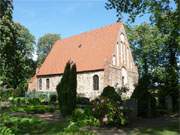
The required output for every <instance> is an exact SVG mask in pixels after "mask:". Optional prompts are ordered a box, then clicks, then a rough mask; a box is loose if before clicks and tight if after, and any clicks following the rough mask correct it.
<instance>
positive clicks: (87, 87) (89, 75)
mask: <svg viewBox="0 0 180 135" xmlns="http://www.w3.org/2000/svg"><path fill="white" fill-rule="evenodd" d="M94 75H98V76H99V90H93V76H94ZM61 78H62V75H59V76H58V75H56V76H46V77H41V79H42V90H40V89H39V88H38V87H37V90H38V91H43V92H44V91H56V86H57V85H58V83H59V82H60V80H61ZM39 79H40V78H38V79H37V80H39ZM46 79H49V81H50V88H49V89H46ZM38 86H39V85H38ZM103 88H104V71H95V72H85V73H78V74H77V93H78V95H80V96H84V97H87V98H90V99H94V98H95V97H97V96H98V95H100V94H101V92H102V90H103Z"/></svg>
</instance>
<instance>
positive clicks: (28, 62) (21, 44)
mask: <svg viewBox="0 0 180 135" xmlns="http://www.w3.org/2000/svg"><path fill="white" fill-rule="evenodd" d="M0 10H1V14H0V63H1V64H0V81H1V85H3V86H6V87H10V88H16V87H17V86H18V85H19V84H20V83H22V82H24V81H25V79H27V78H28V77H29V75H30V73H32V70H33V69H32V67H33V66H32V65H34V62H33V60H32V59H31V58H32V52H33V45H34V43H35V41H34V40H35V39H34V37H33V36H32V35H31V34H30V32H29V31H28V30H27V29H26V28H25V27H24V26H22V25H20V24H19V23H14V21H13V19H12V12H13V5H12V1H11V0H2V1H0Z"/></svg>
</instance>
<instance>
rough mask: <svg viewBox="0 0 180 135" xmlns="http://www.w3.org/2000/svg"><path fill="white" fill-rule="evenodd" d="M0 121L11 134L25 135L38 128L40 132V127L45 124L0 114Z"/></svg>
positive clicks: (33, 119) (37, 120)
mask: <svg viewBox="0 0 180 135" xmlns="http://www.w3.org/2000/svg"><path fill="white" fill-rule="evenodd" d="M0 121H1V123H3V125H4V126H5V127H7V128H9V129H11V131H12V133H13V134H26V133H28V132H29V131H30V130H32V129H34V128H39V130H41V126H43V125H44V124H45V123H43V121H41V120H39V119H36V118H30V117H22V116H21V117H15V116H9V115H8V114H2V115H1V117H0ZM8 132H9V131H8Z"/></svg>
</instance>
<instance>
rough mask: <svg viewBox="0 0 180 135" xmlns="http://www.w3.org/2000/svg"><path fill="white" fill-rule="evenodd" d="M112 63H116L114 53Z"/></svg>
mask: <svg viewBox="0 0 180 135" xmlns="http://www.w3.org/2000/svg"><path fill="white" fill-rule="evenodd" d="M112 65H114V66H115V65H116V56H115V55H113V57H112Z"/></svg>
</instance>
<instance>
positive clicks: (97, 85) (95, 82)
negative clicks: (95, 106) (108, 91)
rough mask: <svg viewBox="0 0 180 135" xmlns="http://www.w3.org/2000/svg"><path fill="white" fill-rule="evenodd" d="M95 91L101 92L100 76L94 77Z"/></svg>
mask: <svg viewBox="0 0 180 135" xmlns="http://www.w3.org/2000/svg"><path fill="white" fill-rule="evenodd" d="M93 89H94V90H99V76H98V75H94V76H93Z"/></svg>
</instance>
